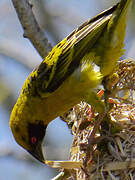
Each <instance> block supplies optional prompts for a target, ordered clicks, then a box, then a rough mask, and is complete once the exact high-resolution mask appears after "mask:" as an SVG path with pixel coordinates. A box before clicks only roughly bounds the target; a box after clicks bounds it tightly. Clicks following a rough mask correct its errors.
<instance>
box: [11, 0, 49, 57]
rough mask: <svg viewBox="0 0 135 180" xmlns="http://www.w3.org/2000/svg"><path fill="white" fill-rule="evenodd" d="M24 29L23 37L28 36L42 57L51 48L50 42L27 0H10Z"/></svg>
mask: <svg viewBox="0 0 135 180" xmlns="http://www.w3.org/2000/svg"><path fill="white" fill-rule="evenodd" d="M12 2H13V5H14V7H15V9H16V12H17V14H18V17H19V20H20V22H21V24H22V26H23V29H24V37H26V38H28V39H29V40H30V41H31V43H32V44H33V46H34V47H35V48H36V50H37V51H38V52H39V54H40V55H41V57H42V58H44V57H46V56H47V54H48V52H49V51H50V50H51V48H52V47H51V44H50V43H49V42H48V39H47V37H46V36H45V34H44V32H43V31H42V30H41V28H40V27H39V25H38V22H37V21H36V19H35V16H34V14H33V12H32V5H31V4H30V3H29V2H28V0H19V1H18V0H12Z"/></svg>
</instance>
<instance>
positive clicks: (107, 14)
mask: <svg viewBox="0 0 135 180" xmlns="http://www.w3.org/2000/svg"><path fill="white" fill-rule="evenodd" d="M117 6H118V4H117V5H115V6H113V7H112V8H110V9H107V10H106V11H104V12H102V13H100V14H99V15H97V16H95V17H94V18H92V19H91V20H89V21H87V22H85V23H84V24H83V25H81V26H80V27H79V28H78V29H76V30H74V31H73V32H72V33H71V34H70V35H69V36H68V37H66V38H65V39H64V40H63V41H61V42H60V43H59V44H57V45H56V46H55V47H54V48H53V49H52V51H51V52H50V53H49V55H48V56H47V57H46V58H45V60H44V61H43V62H42V63H41V64H40V66H39V67H38V69H37V70H36V71H37V74H38V75H37V80H38V81H37V82H38V83H40V84H39V85H38V87H40V89H39V91H40V92H42V93H51V92H53V91H55V90H56V89H57V88H58V87H59V86H60V85H61V84H62V83H63V81H64V80H65V79H67V78H68V77H69V76H70V75H71V74H72V73H73V72H74V70H76V69H77V68H78V67H79V65H80V63H81V60H82V58H83V57H84V56H85V54H87V53H89V52H90V50H91V48H92V47H93V45H94V44H95V42H96V41H97V40H98V38H99V36H100V35H101V33H102V32H103V31H104V28H105V27H106V25H107V23H108V21H109V20H110V18H111V16H112V13H113V12H114V11H115V10H116V8H117Z"/></svg>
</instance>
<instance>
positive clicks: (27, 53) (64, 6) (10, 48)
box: [0, 0, 135, 180]
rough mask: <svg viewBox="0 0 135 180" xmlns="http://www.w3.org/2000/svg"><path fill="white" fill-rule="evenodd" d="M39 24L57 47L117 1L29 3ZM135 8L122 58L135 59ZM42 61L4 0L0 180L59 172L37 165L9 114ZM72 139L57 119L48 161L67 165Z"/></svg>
mask: <svg viewBox="0 0 135 180" xmlns="http://www.w3.org/2000/svg"><path fill="white" fill-rule="evenodd" d="M31 2H32V4H33V5H34V6H33V10H34V14H35V16H36V19H37V20H38V22H39V24H40V27H41V28H42V29H43V30H44V32H45V33H46V35H47V37H48V39H49V41H50V42H51V44H52V45H53V46H54V45H55V44H57V43H58V42H59V41H61V40H62V39H63V38H64V37H65V36H67V35H68V34H69V33H70V32H71V31H72V30H73V29H74V28H76V27H77V26H78V25H81V24H82V23H83V22H84V21H86V20H87V19H90V18H91V17H93V16H94V15H96V14H97V13H99V12H100V11H102V10H104V9H106V8H108V7H110V6H112V5H114V4H115V3H116V2H118V1H116V0H85V1H84V0H68V1H67V0H49V1H48V0H38V1H37V0H31ZM134 19H135V5H134V8H133V11H132V13H131V16H130V18H129V23H128V28H127V35H126V40H125V49H126V53H125V55H124V57H123V58H126V57H131V58H133V59H135V23H134ZM41 61H42V59H41V57H40V56H39V54H38V53H37V51H36V50H35V49H34V47H33V46H32V44H31V43H30V42H29V40H28V39H25V38H23V29H22V27H21V25H20V22H19V20H18V18H17V15H16V12H15V10H14V8H13V5H12V2H11V0H0V179H1V180H17V179H19V180H21V179H22V180H24V179H25V180H36V179H40V180H49V179H51V178H53V177H54V176H56V174H58V171H57V170H54V169H51V168H49V167H47V166H46V165H43V164H41V163H39V162H38V161H36V160H34V159H33V158H32V157H31V156H30V155H29V154H28V153H27V152H26V151H24V150H23V149H22V148H21V147H20V146H19V145H17V144H16V142H15V141H14V139H13V136H12V134H11V131H10V128H9V118H10V112H11V110H12V108H13V105H14V104H15V102H16V100H17V97H18V95H19V92H20V90H21V87H22V85H23V83H24V81H25V79H26V78H27V76H28V74H29V73H30V72H31V70H32V69H33V68H34V67H35V66H37V65H38V64H39V63H40V62H41ZM72 138H73V137H72V135H71V134H70V131H69V130H68V128H67V127H66V124H65V123H64V122H62V121H61V120H60V119H59V118H57V119H56V120H54V121H53V122H52V123H51V124H50V125H49V127H48V129H47V135H46V137H45V143H44V147H45V148H44V151H45V156H46V159H48V160H51V159H52V160H60V159H61V160H66V159H68V156H69V149H70V145H71V143H72Z"/></svg>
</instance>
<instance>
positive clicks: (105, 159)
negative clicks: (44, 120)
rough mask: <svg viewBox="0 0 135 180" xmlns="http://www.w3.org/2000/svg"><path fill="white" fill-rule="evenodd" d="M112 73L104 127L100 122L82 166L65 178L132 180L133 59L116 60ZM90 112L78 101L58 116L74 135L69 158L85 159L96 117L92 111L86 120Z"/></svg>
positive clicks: (134, 136) (134, 122)
mask: <svg viewBox="0 0 135 180" xmlns="http://www.w3.org/2000/svg"><path fill="white" fill-rule="evenodd" d="M116 73H117V75H118V76H119V78H118V80H117V83H115V84H114V85H113V86H112V98H113V107H112V108H111V110H109V111H108V113H107V117H109V121H108V122H109V123H108V125H107V127H106V126H105V129H104V126H102V125H100V126H99V128H98V130H97V132H96V133H95V135H94V143H93V142H92V152H91V154H90V156H89V160H88V162H87V166H86V167H85V169H83V170H82V169H76V170H75V171H74V173H73V172H72V174H71V176H72V178H71V177H70V178H69V179H77V180H79V179H90V180H135V101H134V95H135V62H134V61H133V60H131V59H128V60H123V61H120V62H119V64H118V70H117V72H116ZM90 113H91V107H90V106H89V105H88V104H87V103H85V102H82V103H81V104H78V105H76V106H75V107H74V108H73V109H72V110H71V111H70V112H69V113H68V114H66V115H65V116H63V117H62V118H63V119H64V120H65V121H66V122H68V124H69V126H70V127H71V131H72V134H73V135H74V140H73V143H72V147H71V150H70V159H71V160H72V161H83V160H84V159H85V158H86V155H87V149H85V147H87V144H88V139H89V137H90V135H91V133H92V131H93V129H94V127H95V124H96V123H97V121H98V118H99V115H97V114H95V117H94V120H90V121H89V116H90ZM86 172H87V173H88V174H89V176H88V175H87V173H86Z"/></svg>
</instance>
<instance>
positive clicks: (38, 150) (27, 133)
mask: <svg viewBox="0 0 135 180" xmlns="http://www.w3.org/2000/svg"><path fill="white" fill-rule="evenodd" d="M23 118H26V117H25V116H23ZM46 127H47V126H45V125H44V124H43V122H42V121H41V120H35V121H34V123H31V122H29V121H27V120H26V119H25V120H24V119H21V117H20V118H19V116H18V115H17V114H16V113H14V110H13V112H12V113H11V117H10V128H11V130H12V133H13V136H14V138H15V140H16V142H17V143H18V144H19V145H20V146H22V147H23V148H24V149H25V150H27V151H28V152H29V153H30V154H31V155H32V156H33V157H35V158H36V159H37V160H39V161H40V162H42V163H44V162H45V159H44V156H43V152H42V142H43V138H44V136H45V132H46Z"/></svg>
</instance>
